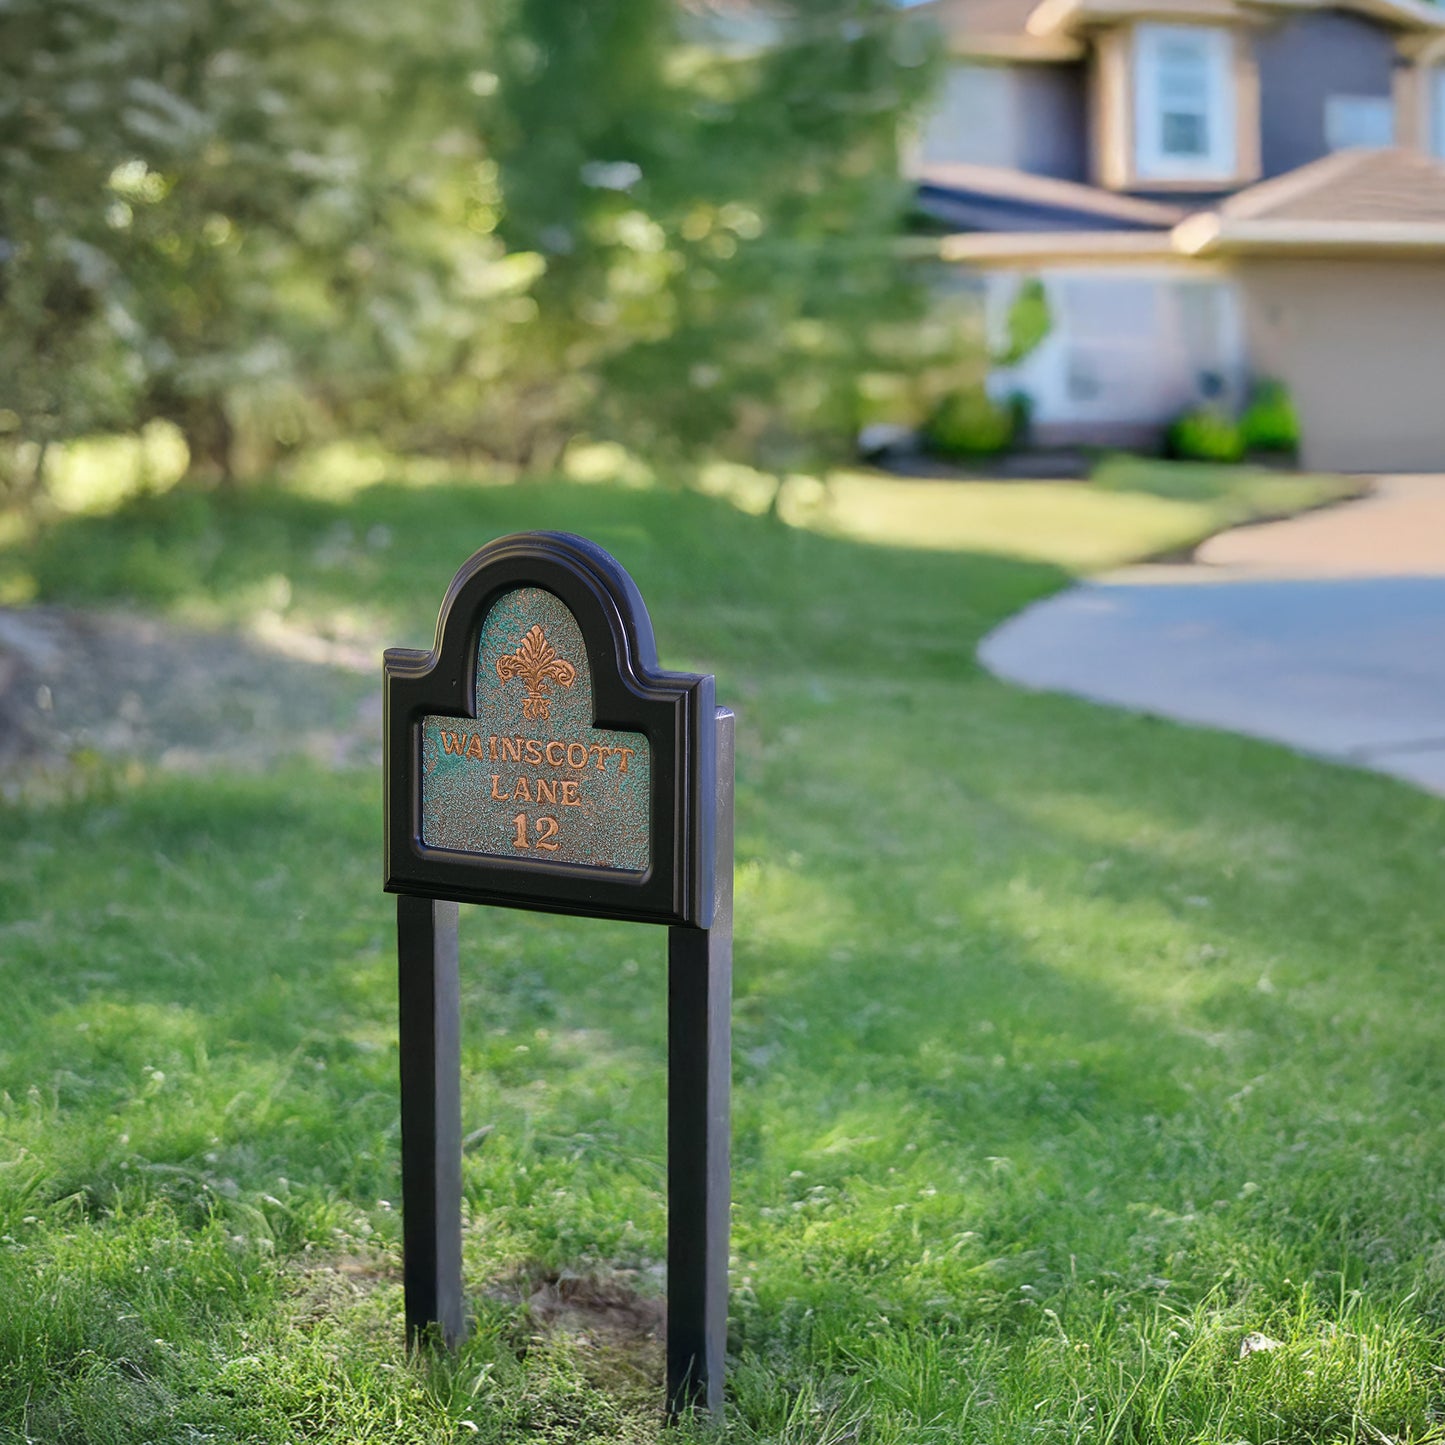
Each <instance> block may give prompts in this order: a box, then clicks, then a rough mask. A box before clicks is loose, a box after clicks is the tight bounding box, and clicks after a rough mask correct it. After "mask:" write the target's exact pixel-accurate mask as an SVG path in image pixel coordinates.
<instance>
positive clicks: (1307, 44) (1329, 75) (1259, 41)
mask: <svg viewBox="0 0 1445 1445" xmlns="http://www.w3.org/2000/svg"><path fill="white" fill-rule="evenodd" d="M1255 57H1256V61H1257V63H1258V66H1259V91H1260V95H1259V107H1260V142H1261V147H1260V148H1261V160H1262V162H1263V168H1264V174H1265V175H1266V176H1277V175H1280V174H1282V173H1283V172H1285V171H1291V170H1293V169H1294V168H1295V167H1296V166H1302V165H1305V164H1307V163H1308V162H1310V161H1314V160H1318V159H1319V158H1320V157H1321V156H1323V155H1326V154H1328V152H1329V146H1328V145H1327V143H1326V141H1325V102H1326V101H1327V100H1328V98H1329V97H1330V96H1332V95H1338V96H1372V97H1376V98H1380V99H1388V98H1390V97H1391V96H1392V95H1393V93H1394V73H1395V66H1396V63H1397V52H1396V49H1395V42H1394V38H1393V35H1392V34H1391V32H1390V31H1389V30H1387V29H1386V28H1385V27H1384V26H1383V25H1378V24H1376V23H1375V22H1374V21H1373V20H1368V19H1366V18H1364V17H1363V16H1360V15H1351V14H1349V13H1347V12H1345V11H1343V10H1316V11H1310V12H1306V13H1303V14H1298V15H1293V16H1291V17H1290V18H1289V19H1288V20H1286V21H1284V22H1283V23H1282V24H1280V25H1278V26H1274V27H1272V28H1270V29H1268V30H1264V31H1261V32H1260V33H1259V34H1258V35H1257V37H1256V39H1255ZM1395 124H1396V131H1397V134H1398V133H1399V126H1400V117H1399V116H1398V115H1397V116H1396V118H1395Z"/></svg>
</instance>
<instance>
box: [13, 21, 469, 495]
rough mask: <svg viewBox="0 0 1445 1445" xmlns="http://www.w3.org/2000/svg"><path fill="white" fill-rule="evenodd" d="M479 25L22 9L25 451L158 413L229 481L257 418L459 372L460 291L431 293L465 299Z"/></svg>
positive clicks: (18, 245)
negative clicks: (464, 245) (470, 129)
mask: <svg viewBox="0 0 1445 1445" xmlns="http://www.w3.org/2000/svg"><path fill="white" fill-rule="evenodd" d="M479 29H480V21H479V20H478V19H477V7H475V6H472V5H469V4H464V3H461V0H433V3H430V4H423V5H421V6H419V7H416V8H414V9H412V10H409V11H408V12H406V13H405V14H399V13H397V12H396V11H395V10H393V9H392V8H390V7H387V6H385V5H383V4H382V3H381V0H358V3H357V4H353V5H350V6H346V7H341V8H340V9H338V8H336V7H332V6H326V5H322V4H321V3H320V0H246V3H244V4H243V3H239V0H187V3H179V0H137V3H124V0H11V3H10V4H8V5H7V6H5V7H4V10H3V12H0V75H3V78H4V82H5V84H4V87H3V96H0V235H3V237H4V242H3V245H0V288H3V289H0V335H3V338H4V340H3V343H0V345H3V348H4V350H3V353H0V355H3V360H4V361H5V362H6V363H8V364H6V365H5V367H4V377H3V379H0V408H3V411H0V420H3V422H4V423H5V424H6V426H7V428H8V434H9V435H10V437H11V451H12V456H13V454H15V453H18V452H20V451H23V450H24V449H25V448H24V446H17V445H16V443H17V442H18V443H23V444H28V446H29V450H30V452H31V453H32V454H36V455H38V457H39V458H42V459H43V455H44V449H45V447H46V446H47V445H48V444H49V442H51V441H53V440H55V439H58V438H63V437H67V436H74V435H78V434H81V433H84V432H86V431H90V430H94V429H97V428H102V427H107V426H126V425H139V424H141V423H143V422H145V421H147V420H150V419H152V418H155V417H162V418H165V419H168V420H171V421H173V422H175V423H176V424H177V425H178V426H180V428H181V430H182V431H183V433H184V434H185V436H186V440H187V443H188V445H189V447H190V451H191V460H192V468H193V470H195V471H197V472H200V473H203V474H208V475H211V476H214V477H218V478H222V479H228V478H229V477H230V476H231V475H232V472H233V470H234V465H235V461H236V456H235V453H236V443H237V433H238V429H244V428H245V427H246V424H247V423H250V427H249V430H250V432H251V440H252V441H253V442H255V441H256V440H257V438H258V437H261V436H263V434H264V433H266V432H267V431H268V430H269V432H270V435H271V438H272V439H273V440H274V439H275V437H276V434H277V433H278V432H279V434H280V438H281V440H283V441H284V440H285V438H286V436H287V434H288V432H290V433H299V430H300V421H301V419H300V418H298V415H297V413H298V411H299V412H305V411H306V410H307V409H311V410H313V411H314V410H315V409H317V408H320V409H321V410H322V411H324V410H326V409H327V408H332V409H335V410H338V411H342V410H344V404H345V403H346V402H347V401H348V400H349V399H350V398H352V397H367V396H370V395H372V394H374V393H375V391H376V390H377V389H378V381H379V379H381V378H384V379H385V380H386V381H387V382H389V383H392V384H395V383H396V381H397V380H398V379H399V378H400V377H401V376H403V375H405V374H407V372H408V367H410V368H411V369H412V370H416V369H418V366H419V365H420V369H422V370H425V369H426V366H427V365H432V366H436V365H447V364H449V362H450V360H451V357H450V354H449V352H450V351H454V350H455V348H456V345H457V335H458V332H459V330H460V328H459V326H458V313H464V312H465V310H466V307H465V305H461V306H458V305H454V304H453V305H448V304H447V302H448V301H453V302H454V301H455V299H456V298H455V295H451V296H449V297H447V298H446V299H445V300H437V299H436V298H435V296H434V294H433V293H435V292H436V291H438V290H439V289H440V290H444V291H445V290H448V289H450V290H451V291H452V292H455V291H456V290H457V287H456V286H455V285H453V284H452V283H453V281H454V277H455V273H456V272H457V270H458V268H459V265H460V262H461V257H460V254H459V249H458V247H457V246H456V245H455V239H456V238H457V237H459V236H465V235H466V231H465V211H466V209H467V206H468V197H467V193H468V188H469V185H470V182H469V179H468V174H467V173H468V163H469V162H470V165H471V168H472V169H473V170H474V169H475V166H476V164H477V163H479V162H480V161H481V159H482V156H481V145H480V140H479V139H478V138H476V137H475V136H474V135H469V134H468V133H467V131H466V130H465V129H461V130H458V129H457V128H456V126H455V115H456V112H457V110H458V109H459V108H460V107H462V106H464V104H465V103H466V101H467V100H468V99H470V96H469V93H468V91H467V88H466V86H467V76H468V73H469V69H470V66H469V63H468V61H469V57H471V56H473V55H474V54H475V53H476V51H477V50H478V49H479V48H480V39H479ZM449 127H450V128H451V129H448V128H449ZM438 277H440V278H442V279H441V281H440V283H439V282H438V279H437V278H438ZM429 303H430V304H429ZM443 314H445V316H446V318H447V320H446V324H443V323H442V322H441V321H440V320H439V317H441V316H442V315H443ZM438 332H440V333H441V335H440V337H439V336H438V334H437V333H438ZM422 353H424V354H425V363H424V364H421V363H419V361H418V357H419V355H420V354H422ZM314 419H315V418H314V417H313V418H312V420H314ZM33 470H35V471H38V467H36V468H34V469H33ZM34 481H35V478H34V477H32V478H31V479H30V482H31V484H32V485H33V482H34Z"/></svg>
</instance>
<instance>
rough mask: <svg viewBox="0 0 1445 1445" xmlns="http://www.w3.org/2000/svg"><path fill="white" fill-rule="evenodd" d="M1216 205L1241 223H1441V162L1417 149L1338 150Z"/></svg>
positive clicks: (1444, 172)
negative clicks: (1268, 221) (1383, 221)
mask: <svg viewBox="0 0 1445 1445" xmlns="http://www.w3.org/2000/svg"><path fill="white" fill-rule="evenodd" d="M1217 209H1218V211H1219V214H1220V215H1221V216H1224V217H1226V218H1227V219H1230V220H1240V221H1246V220H1248V221H1261V220H1271V221H1381V220H1391V221H1440V222H1445V166H1442V165H1441V163H1440V162H1439V161H1436V160H1432V159H1431V158H1430V157H1429V156H1425V155H1421V154H1420V152H1418V151H1407V150H1348V151H1336V152H1335V153H1334V154H1333V155H1328V156H1324V157H1322V158H1321V159H1320V160H1317V161H1311V162H1310V163H1309V164H1308V165H1304V166H1300V167H1299V169H1298V170H1293V171H1289V172H1287V173H1286V174H1285V175H1282V176H1276V177H1275V178H1274V179H1273V180H1268V181H1261V182H1260V183H1259V184H1258V185H1253V186H1250V187H1249V188H1248V189H1246V190H1243V191H1239V192H1237V193H1236V194H1235V195H1233V196H1231V197H1230V198H1229V199H1228V200H1227V201H1224V202H1222V203H1221V204H1220V205H1219V206H1218V207H1217Z"/></svg>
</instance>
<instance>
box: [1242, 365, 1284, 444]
mask: <svg viewBox="0 0 1445 1445" xmlns="http://www.w3.org/2000/svg"><path fill="white" fill-rule="evenodd" d="M1239 430H1240V433H1241V435H1242V437H1243V440H1244V449H1245V451H1248V452H1283V453H1288V454H1289V455H1291V456H1293V455H1294V454H1295V453H1296V452H1298V451H1299V417H1298V416H1297V415H1296V413H1295V409H1294V402H1293V401H1291V400H1290V394H1289V389H1288V388H1287V387H1286V386H1285V384H1284V383H1283V382H1282V381H1275V380H1273V379H1265V380H1263V381H1259V382H1256V383H1255V386H1254V389H1253V391H1252V392H1251V394H1250V398H1249V405H1248V406H1247V407H1245V409H1244V415H1243V416H1241V417H1240V419H1239Z"/></svg>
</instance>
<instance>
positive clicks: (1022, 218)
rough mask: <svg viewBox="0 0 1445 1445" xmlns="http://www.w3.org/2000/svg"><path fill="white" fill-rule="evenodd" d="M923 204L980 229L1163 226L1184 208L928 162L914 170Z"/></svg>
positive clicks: (999, 170)
mask: <svg viewBox="0 0 1445 1445" xmlns="http://www.w3.org/2000/svg"><path fill="white" fill-rule="evenodd" d="M913 178H914V179H915V180H916V181H917V182H918V186H919V204H920V208H921V209H922V210H923V211H925V212H926V213H927V214H929V215H931V216H934V217H936V218H937V219H939V220H941V221H945V222H948V223H949V224H953V225H970V224H972V225H974V226H977V227H978V228H979V229H982V230H993V231H997V230H1002V229H1004V226H1003V225H1001V224H998V222H1002V221H1007V222H1008V223H1009V228H1010V229H1016V230H1021V231H1022V230H1028V231H1035V230H1038V231H1058V230H1076V229H1077V230H1155V231H1160V230H1164V229H1166V228H1168V227H1170V226H1172V225H1174V224H1175V223H1176V222H1178V221H1182V220H1183V219H1184V216H1185V211H1184V210H1183V208H1182V207H1179V206H1171V205H1167V204H1165V203H1163V202H1160V201H1146V200H1141V199H1139V198H1138V197H1136V196H1121V195H1118V194H1116V193H1115V192H1113V191H1106V190H1103V189H1102V188H1100V187H1099V186H1087V185H1084V184H1082V183H1081V182H1079V181H1062V180H1057V179H1055V178H1053V177H1051V176H1036V175H1031V174H1029V173H1028V172H1027V171H1018V170H1013V169H1011V168H1010V167H1008V166H983V165H973V164H967V163H964V162H960V161H940V162H930V163H928V164H925V165H921V166H919V167H918V168H917V169H916V170H915V171H914V174H913Z"/></svg>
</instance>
